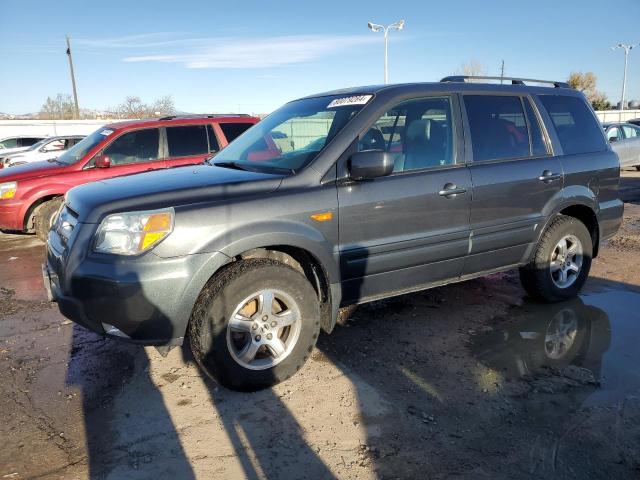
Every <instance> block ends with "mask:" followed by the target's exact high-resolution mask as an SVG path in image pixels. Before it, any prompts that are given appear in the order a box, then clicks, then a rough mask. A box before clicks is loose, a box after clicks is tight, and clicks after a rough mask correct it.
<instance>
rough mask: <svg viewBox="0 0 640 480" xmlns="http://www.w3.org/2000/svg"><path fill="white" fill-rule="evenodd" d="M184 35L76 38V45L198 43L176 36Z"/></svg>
mask: <svg viewBox="0 0 640 480" xmlns="http://www.w3.org/2000/svg"><path fill="white" fill-rule="evenodd" d="M181 35H184V34H182V33H180V32H156V33H141V34H137V35H125V36H122V37H112V38H75V39H72V40H73V43H74V44H75V45H78V46H81V47H87V48H110V49H120V48H124V49H133V48H158V47H174V46H180V45H188V44H194V43H198V42H199V41H200V40H199V39H196V38H176V37H180V36H181Z"/></svg>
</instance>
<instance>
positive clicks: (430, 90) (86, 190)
mask: <svg viewBox="0 0 640 480" xmlns="http://www.w3.org/2000/svg"><path fill="white" fill-rule="evenodd" d="M466 79H467V77H449V78H446V79H443V81H442V82H439V83H422V84H405V85H388V86H370V87H361V88H352V89H346V90H339V91H334V92H329V93H324V94H321V95H316V96H311V97H306V98H303V99H300V100H296V101H293V102H290V103H288V104H286V105H285V106H283V107H282V108H280V109H279V110H277V111H276V112H274V113H272V114H271V115H269V116H268V117H267V118H265V119H264V120H262V121H261V122H260V123H259V124H258V125H256V126H255V127H254V128H252V129H251V130H249V131H248V132H246V133H244V134H243V135H241V136H240V137H239V138H238V139H237V140H235V141H234V142H233V143H232V144H231V145H229V146H228V147H227V148H226V149H225V150H223V151H222V152H220V153H219V154H218V155H217V156H216V157H215V158H214V159H213V160H212V161H210V162H207V163H205V164H203V165H200V166H196V167H191V168H188V169H187V168H181V169H173V170H164V171H158V172H150V173H147V174H143V175H131V176H126V177H121V178H117V179H109V180H104V181H102V182H100V183H94V184H92V185H85V186H81V187H77V188H74V189H72V190H71V191H69V192H68V193H67V195H66V198H65V203H64V206H63V207H62V208H61V210H60V215H59V217H58V219H57V220H56V222H55V224H54V226H53V228H52V229H51V231H50V233H49V237H48V245H47V260H46V265H45V266H44V268H43V271H44V279H45V286H46V287H47V288H48V289H49V290H50V294H51V298H52V299H54V300H55V301H57V303H58V307H59V309H60V311H61V312H62V313H63V314H64V315H65V316H66V317H68V318H70V319H72V320H74V321H75V322H78V323H79V324H81V325H84V326H85V327H87V328H89V329H91V330H93V331H95V332H98V333H100V334H102V335H107V336H111V337H115V338H120V339H125V340H128V341H133V342H136V343H140V344H144V345H156V346H159V349H160V351H161V353H163V354H164V353H166V352H167V350H168V349H170V348H171V347H173V346H175V345H179V344H181V343H182V342H183V340H184V337H185V335H189V340H190V344H191V347H192V349H193V353H194V356H195V358H196V360H197V361H198V363H199V364H200V366H201V367H202V368H203V369H204V371H205V372H207V373H208V374H210V375H211V376H212V377H214V378H215V379H217V380H218V381H220V382H221V383H222V384H224V385H226V386H228V387H231V388H235V389H240V390H255V389H259V388H264V387H268V386H271V385H273V384H275V383H277V382H279V381H282V380H284V379H286V378H288V377H290V376H291V375H293V374H294V373H295V372H296V371H297V370H298V369H299V368H300V367H301V366H302V365H303V364H304V362H305V361H306V360H307V358H309V355H310V354H311V351H312V349H313V347H314V345H315V343H316V340H317V338H318V335H319V333H320V329H323V330H324V331H326V332H331V330H332V329H333V327H334V325H335V323H336V319H337V317H338V311H339V308H340V307H344V306H347V305H352V304H358V303H363V302H368V301H371V300H376V299H381V298H385V297H390V296H394V295H399V294H404V293H408V292H412V291H417V290H422V289H425V288H430V287H433V286H436V285H443V284H446V283H450V282H456V281H460V280H466V279H469V278H474V277H479V276H482V275H486V274H489V273H493V272H498V271H503V270H508V269H513V268H520V278H521V280H522V283H523V285H524V287H525V289H526V290H527V291H528V292H529V294H530V295H531V296H533V297H535V298H538V299H541V300H544V301H548V302H555V301H559V300H562V299H566V298H569V297H573V296H575V295H576V294H577V293H578V291H579V290H580V289H581V287H582V286H583V284H584V282H585V281H586V279H587V276H588V274H589V269H590V266H591V260H592V258H593V257H595V256H597V254H598V245H599V242H600V241H601V240H603V239H606V238H609V237H611V236H612V235H613V234H614V233H615V232H616V231H617V230H618V228H619V226H620V224H621V221H622V211H623V204H622V202H621V201H620V199H619V198H618V179H619V174H620V166H619V162H618V157H617V155H616V154H615V153H614V152H613V151H612V150H611V148H610V146H609V144H608V143H607V141H606V138H605V136H604V131H603V130H602V128H601V127H600V124H599V122H598V119H597V118H596V116H595V113H594V112H593V110H592V109H591V107H590V105H589V103H588V102H587V100H586V99H585V97H584V95H583V94H582V93H580V92H578V91H576V90H573V89H571V88H569V87H568V85H566V84H562V83H559V82H555V83H553V84H552V85H555V87H554V88H549V87H542V86H535V87H534V86H529V85H527V84H525V82H524V81H522V80H519V79H514V80H512V82H513V83H514V84H513V85H496V84H482V83H471V82H469V83H467V82H465V80H466ZM390 124H391V125H393V124H395V126H396V127H395V128H388V127H389V125H390ZM320 126H322V128H320ZM379 126H384V129H385V131H384V132H383V131H381V129H380V128H379ZM274 131H278V132H282V133H285V134H286V135H287V136H288V142H287V145H290V148H289V149H288V150H287V151H286V152H283V151H280V150H279V148H278V146H277V145H276V144H275V143H274V142H273V135H272V132H274ZM313 136H316V137H317V138H322V137H326V138H325V140H324V142H318V143H314V139H313V138H312V137H313ZM310 146H311V148H310ZM594 185H595V186H597V188H594ZM383 334H384V333H383ZM390 347H392V346H390Z"/></svg>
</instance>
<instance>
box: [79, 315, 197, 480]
mask: <svg viewBox="0 0 640 480" xmlns="http://www.w3.org/2000/svg"><path fill="white" fill-rule="evenodd" d="M148 372H149V359H148V358H147V354H146V353H145V350H144V349H143V348H142V347H140V346H139V345H133V344H129V343H123V342H119V341H115V340H111V339H108V338H107V339H105V338H103V337H101V336H99V335H97V334H94V333H93V332H90V331H88V330H86V329H85V328H83V327H81V326H79V325H75V324H74V327H73V343H72V348H71V354H70V358H69V366H68V372H67V383H68V384H71V385H74V386H76V387H77V388H78V389H79V390H80V393H81V396H82V411H83V418H84V427H85V438H86V444H87V456H88V468H89V475H88V477H89V478H91V479H102V478H128V479H136V478H140V479H148V478H176V479H177V478H179V479H190V478H195V475H194V473H193V470H192V468H191V465H190V464H189V461H188V459H187V458H186V455H185V452H184V450H183V448H182V445H181V443H180V439H179V436H178V432H177V431H176V429H175V426H174V425H173V423H172V421H171V418H170V416H169V412H168V411H167V409H166V407H165V404H164V401H163V399H162V395H161V393H160V392H159V391H158V389H157V387H156V386H155V385H154V384H153V382H152V380H151V378H150V377H149V373H148Z"/></svg>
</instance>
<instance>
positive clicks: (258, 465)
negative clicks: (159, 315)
mask: <svg viewBox="0 0 640 480" xmlns="http://www.w3.org/2000/svg"><path fill="white" fill-rule="evenodd" d="M182 353H183V360H184V362H185V363H196V361H195V359H194V357H193V355H192V353H191V348H190V345H189V340H188V338H186V339H185V345H183V347H182ZM203 378H204V381H205V384H206V386H207V388H208V392H209V398H210V400H211V404H212V406H213V407H215V409H216V411H217V413H218V416H219V418H220V420H221V422H222V424H223V426H224V428H225V431H226V434H227V436H228V439H229V441H230V443H231V445H232V447H233V451H234V453H235V457H236V460H237V461H238V463H239V464H240V465H241V468H242V471H243V473H244V477H243V478H247V479H259V478H260V479H262V478H269V479H280V478H283V479H284V478H287V479H288V478H291V479H293V478H295V479H310V480H311V479H313V480H315V479H317V480H323V479H334V478H336V477H335V476H334V474H333V473H332V472H331V470H330V469H329V468H328V467H327V465H326V464H325V463H324V461H323V460H322V459H321V458H320V457H319V456H318V455H317V453H316V452H315V451H314V450H313V449H312V447H311V446H310V445H309V443H308V442H307V440H306V439H305V438H304V431H303V429H302V427H301V425H300V423H299V422H298V420H297V419H296V418H295V416H294V415H293V413H292V412H291V410H290V409H289V408H288V407H287V405H286V404H285V403H284V402H283V400H282V398H281V396H280V395H279V394H278V393H276V392H275V391H274V390H273V389H271V388H268V389H265V390H260V391H258V392H253V393H247V392H235V391H231V390H227V389H224V390H223V394H222V395H221V394H220V392H219V386H218V384H217V383H216V382H214V381H213V380H211V379H209V378H208V377H206V375H205V374H204V373H203Z"/></svg>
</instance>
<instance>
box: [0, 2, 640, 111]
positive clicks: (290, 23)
mask: <svg viewBox="0 0 640 480" xmlns="http://www.w3.org/2000/svg"><path fill="white" fill-rule="evenodd" d="M0 6H1V7H2V9H1V11H0V92H1V93H0V112H4V113H12V114H20V113H28V112H37V111H38V110H39V109H40V107H41V105H42V104H43V103H44V101H45V100H46V98H47V96H55V95H56V94H57V93H65V94H70V93H71V81H70V75H69V66H68V63H67V57H66V55H65V51H66V45H65V35H68V36H69V37H70V38H71V44H72V51H73V61H74V67H75V72H76V80H77V90H78V99H79V103H80V107H81V108H95V109H104V108H108V107H111V106H114V105H117V104H119V103H121V102H122V101H123V100H124V98H125V97H126V96H131V95H133V96H139V97H141V98H142V100H143V101H145V102H153V101H154V100H156V99H157V98H159V97H162V96H164V95H171V96H173V99H174V102H175V106H176V108H177V109H178V110H180V111H184V112H194V113H210V112H240V113H268V112H270V111H272V110H274V109H275V108H277V107H279V106H280V105H282V104H283V103H285V102H287V101H289V100H293V99H295V98H298V97H301V96H306V95H310V94H314V93H319V92H323V91H327V90H331V89H336V88H343V87H350V86H357V85H369V84H378V83H382V81H383V78H384V77H383V75H384V63H383V62H384V40H383V35H382V34H381V33H373V32H372V31H370V30H369V29H368V28H367V22H368V21H372V22H375V23H381V24H385V25H386V24H390V23H393V22H396V21H398V20H400V19H404V20H405V21H406V24H405V28H404V30H402V31H392V32H391V33H390V35H389V81H390V82H391V83H402V82H423V81H438V80H439V79H440V78H442V77H443V76H446V75H451V74H455V73H460V70H461V65H462V64H463V63H466V62H469V61H470V60H475V61H477V62H479V63H481V64H482V65H483V66H484V67H485V69H486V71H487V74H491V75H499V72H500V65H501V62H502V60H504V63H505V75H507V76H519V77H528V78H540V79H553V80H565V79H566V78H567V77H568V75H569V73H570V72H572V71H583V72H586V71H592V72H593V73H595V74H596V76H597V77H598V87H599V89H600V90H602V91H604V92H605V93H606V94H607V95H608V97H609V100H610V101H612V103H617V102H618V101H619V100H620V95H621V90H622V75H623V66H624V54H623V52H622V51H621V50H616V51H613V50H612V49H611V46H612V45H616V44H618V43H620V42H623V43H640V0H618V1H616V2H615V3H606V2H602V1H601V0H597V1H596V0H562V1H560V0H535V1H513V0H456V1H455V2H452V1H450V2H446V1H441V0H440V1H433V0H414V1H404V0H396V1H393V2H390V1H378V0H366V1H360V0H341V1H334V0H322V1H316V2H312V1H309V0H294V1H290V0H279V1H276V0H272V1H269V0H261V1H260V0H242V1H233V0H226V1H217V0H201V1H197V0H182V1H179V2H177V1H175V0H171V1H165V0H155V1H151V0H135V1H134V0H126V1H122V0H109V1H105V2H95V1H86V0H74V1H72V0H56V1H51V0H45V1H42V0H0ZM626 98H627V99H631V98H633V99H640V47H638V48H637V49H636V50H634V51H632V52H631V54H630V56H629V68H628V77H627V95H626Z"/></svg>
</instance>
